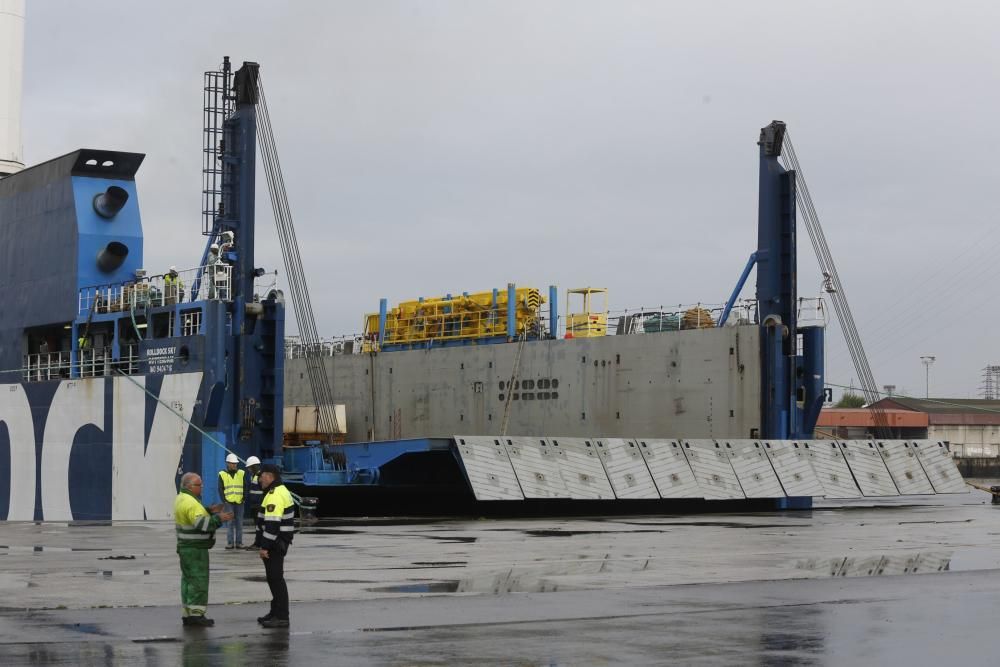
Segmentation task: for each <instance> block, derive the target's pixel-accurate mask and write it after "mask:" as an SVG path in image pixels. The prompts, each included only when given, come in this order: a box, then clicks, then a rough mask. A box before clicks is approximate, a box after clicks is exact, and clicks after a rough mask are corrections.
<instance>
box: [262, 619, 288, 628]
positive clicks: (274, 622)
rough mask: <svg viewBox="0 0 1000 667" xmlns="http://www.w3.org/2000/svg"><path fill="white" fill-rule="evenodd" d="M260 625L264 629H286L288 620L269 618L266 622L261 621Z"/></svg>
mask: <svg viewBox="0 0 1000 667" xmlns="http://www.w3.org/2000/svg"><path fill="white" fill-rule="evenodd" d="M260 624H261V625H263V626H264V627H265V628H287V627H288V619H287V618H269V619H267V620H264V621H261V622H260Z"/></svg>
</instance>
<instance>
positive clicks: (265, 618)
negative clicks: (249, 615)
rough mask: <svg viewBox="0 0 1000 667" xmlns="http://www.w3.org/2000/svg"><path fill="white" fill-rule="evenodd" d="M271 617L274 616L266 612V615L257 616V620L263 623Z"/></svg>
mask: <svg viewBox="0 0 1000 667" xmlns="http://www.w3.org/2000/svg"><path fill="white" fill-rule="evenodd" d="M272 618H274V616H271V614H268V615H267V616H258V617H257V622H258V623H260V624H261V625H263V624H264V623H266V622H267V621H270V620H271V619H272Z"/></svg>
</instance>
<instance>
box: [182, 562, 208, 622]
mask: <svg viewBox="0 0 1000 667" xmlns="http://www.w3.org/2000/svg"><path fill="white" fill-rule="evenodd" d="M208 551H209V550H208V549H186V548H182V547H178V548H177V555H178V556H180V558H181V604H182V605H184V614H183V615H184V616H204V615H205V611H206V609H207V607H208Z"/></svg>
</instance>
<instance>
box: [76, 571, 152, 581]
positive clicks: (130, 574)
mask: <svg viewBox="0 0 1000 667" xmlns="http://www.w3.org/2000/svg"><path fill="white" fill-rule="evenodd" d="M84 574H89V575H97V576H101V577H104V578H105V579H110V578H111V577H113V576H114V575H116V574H117V575H118V576H119V577H147V576H149V570H85V571H84Z"/></svg>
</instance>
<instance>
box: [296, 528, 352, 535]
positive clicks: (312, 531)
mask: <svg viewBox="0 0 1000 667" xmlns="http://www.w3.org/2000/svg"><path fill="white" fill-rule="evenodd" d="M298 532H299V533H301V534H303V535H357V534H358V533H360V532H361V531H360V530H346V529H344V528H299V530H298Z"/></svg>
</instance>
